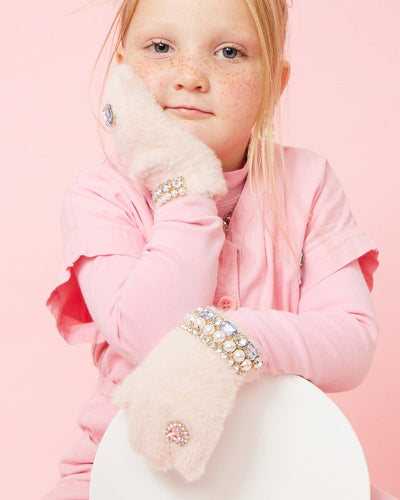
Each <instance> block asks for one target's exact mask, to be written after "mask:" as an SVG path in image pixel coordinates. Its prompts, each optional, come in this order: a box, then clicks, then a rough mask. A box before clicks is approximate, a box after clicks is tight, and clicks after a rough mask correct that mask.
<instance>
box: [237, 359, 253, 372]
mask: <svg viewBox="0 0 400 500" xmlns="http://www.w3.org/2000/svg"><path fill="white" fill-rule="evenodd" d="M240 367H241V369H242V370H243V371H244V372H248V371H249V370H250V369H251V361H250V360H249V359H245V360H244V361H243V362H242V363H241V364H240Z"/></svg>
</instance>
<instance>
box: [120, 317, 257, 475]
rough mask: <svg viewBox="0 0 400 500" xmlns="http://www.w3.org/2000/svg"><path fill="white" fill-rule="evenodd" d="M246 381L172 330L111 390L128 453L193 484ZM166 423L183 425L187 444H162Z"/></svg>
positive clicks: (196, 341) (203, 347)
mask: <svg viewBox="0 0 400 500" xmlns="http://www.w3.org/2000/svg"><path fill="white" fill-rule="evenodd" d="M252 371H254V370H252ZM248 376H250V378H251V374H250V373H249V374H243V375H237V374H236V373H235V371H234V370H233V368H232V367H231V366H228V364H227V361H226V360H224V359H222V358H221V356H220V355H218V354H217V353H216V352H215V351H214V350H213V349H211V348H210V347H208V346H207V345H205V344H204V343H203V342H201V341H200V340H199V339H198V338H197V337H196V336H195V335H193V334H191V333H189V332H187V331H185V330H184V329H182V328H181V327H177V328H175V329H174V330H172V331H171V332H170V333H169V334H168V335H166V336H165V337H164V339H163V340H161V342H160V343H159V344H158V345H157V346H156V347H155V348H154V349H153V350H152V351H151V353H150V354H149V355H148V356H147V357H146V358H145V360H144V361H143V362H142V363H141V364H140V365H139V366H138V367H137V368H136V369H135V370H134V371H133V372H132V373H131V374H130V375H128V377H126V379H125V380H124V381H123V382H122V384H121V385H120V386H118V387H117V389H116V392H115V395H114V403H116V404H117V405H119V406H122V407H125V408H127V409H128V413H129V439H130V443H131V445H132V447H133V448H134V450H136V451H137V452H138V453H140V454H141V455H143V456H144V457H145V458H146V460H147V461H148V462H150V464H152V465H154V466H155V467H156V468H158V469H160V470H168V469H171V468H174V469H176V470H177V471H178V472H179V473H180V474H181V475H182V476H183V477H184V478H185V479H187V480H188V481H193V480H196V479H198V478H200V477H201V476H202V475H203V473H204V470H205V467H206V464H207V461H208V459H209V458H210V455H211V454H212V452H213V451H214V449H215V447H216V445H217V443H218V440H219V438H220V435H221V433H222V430H223V427H224V422H225V419H226V417H227V416H228V415H229V413H230V412H231V410H232V407H233V404H234V401H235V397H236V394H237V391H238V389H239V386H240V385H241V384H242V382H243V380H244V378H247V377H248ZM171 422H181V423H182V424H183V425H184V426H185V428H186V430H187V432H188V442H187V444H184V445H178V444H176V443H175V442H171V441H169V440H168V438H167V436H166V428H167V426H168V424H169V423H171ZM178 434H179V431H178Z"/></svg>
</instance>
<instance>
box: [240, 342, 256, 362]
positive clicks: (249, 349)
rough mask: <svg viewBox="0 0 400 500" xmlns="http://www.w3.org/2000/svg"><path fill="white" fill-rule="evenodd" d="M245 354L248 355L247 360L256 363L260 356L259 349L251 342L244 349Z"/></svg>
mask: <svg viewBox="0 0 400 500" xmlns="http://www.w3.org/2000/svg"><path fill="white" fill-rule="evenodd" d="M243 351H244V353H245V354H246V358H248V359H250V360H251V361H254V360H255V359H256V357H257V356H258V351H257V349H256V348H255V347H254V346H253V344H252V343H251V342H249V343H248V344H247V345H246V346H245V347H244V348H243Z"/></svg>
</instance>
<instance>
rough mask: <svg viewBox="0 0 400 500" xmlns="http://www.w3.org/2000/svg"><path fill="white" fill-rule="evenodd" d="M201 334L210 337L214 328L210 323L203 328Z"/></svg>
mask: <svg viewBox="0 0 400 500" xmlns="http://www.w3.org/2000/svg"><path fill="white" fill-rule="evenodd" d="M203 332H204V333H206V334H207V335H212V334H213V333H214V332H215V328H214V326H213V325H212V324H211V323H207V324H206V325H205V326H204V327H203Z"/></svg>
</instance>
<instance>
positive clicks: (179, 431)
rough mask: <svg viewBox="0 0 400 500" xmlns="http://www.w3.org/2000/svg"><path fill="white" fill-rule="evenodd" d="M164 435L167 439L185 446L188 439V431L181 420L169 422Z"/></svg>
mask: <svg viewBox="0 0 400 500" xmlns="http://www.w3.org/2000/svg"><path fill="white" fill-rule="evenodd" d="M165 435H166V436H167V439H168V441H171V443H175V444H177V445H179V446H185V444H187V442H188V441H189V433H188V431H187V429H186V427H185V426H184V425H183V424H182V422H179V421H175V422H170V423H169V424H168V425H167V428H166V429H165Z"/></svg>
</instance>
